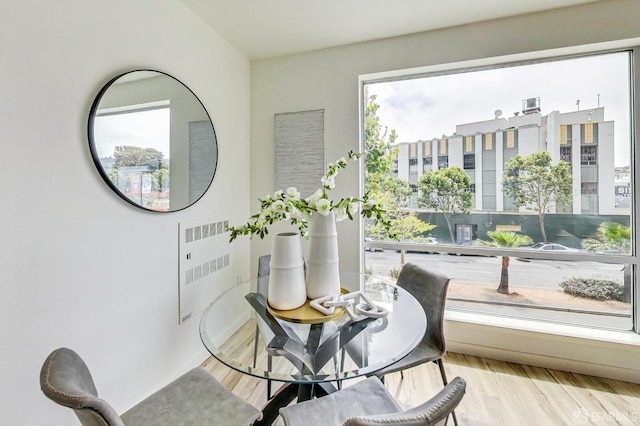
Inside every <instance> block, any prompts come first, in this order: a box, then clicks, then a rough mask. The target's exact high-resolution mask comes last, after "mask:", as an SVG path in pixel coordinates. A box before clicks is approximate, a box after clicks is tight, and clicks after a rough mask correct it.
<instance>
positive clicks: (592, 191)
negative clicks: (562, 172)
mask: <svg viewBox="0 0 640 426" xmlns="http://www.w3.org/2000/svg"><path fill="white" fill-rule="evenodd" d="M580 193H581V194H582V195H598V183H597V182H582V183H581V184H580Z"/></svg>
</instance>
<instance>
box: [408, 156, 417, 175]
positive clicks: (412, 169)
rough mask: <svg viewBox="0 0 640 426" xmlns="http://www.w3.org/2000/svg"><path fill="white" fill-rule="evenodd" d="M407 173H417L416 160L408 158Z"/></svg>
mask: <svg viewBox="0 0 640 426" xmlns="http://www.w3.org/2000/svg"><path fill="white" fill-rule="evenodd" d="M409 173H418V159H417V158H409Z"/></svg>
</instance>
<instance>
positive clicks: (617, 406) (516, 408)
mask: <svg viewBox="0 0 640 426" xmlns="http://www.w3.org/2000/svg"><path fill="white" fill-rule="evenodd" d="M444 362H445V368H446V372H447V377H448V378H449V379H452V378H454V377H455V376H461V377H463V378H464V379H465V380H466V382H467V392H466V394H465V397H464V399H463V400H462V402H461V403H460V405H459V407H458V408H457V409H456V415H457V417H458V422H459V424H460V425H461V426H462V425H468V426H493V425H505V426H519V425H534V426H538V425H539V426H548V425H640V384H633V383H627V382H620V381H616V380H610V379H601V378H596V377H591V376H584V375H579V374H573V373H566V372H562V371H556V370H549V369H544V368H537V367H529V366H525V365H519V364H512V363H507V362H502V361H495V360H490V359H484V358H478V357H473V356H467V355H460V354H455V353H448V354H447V355H446V356H445V358H444ZM203 366H204V367H205V368H207V369H208V370H209V371H210V372H211V374H212V375H213V376H214V377H216V378H217V379H218V380H220V381H221V382H222V383H223V384H224V385H225V386H227V387H228V388H229V389H231V390H232V391H233V392H234V393H235V394H237V395H239V396H240V397H241V398H243V399H245V400H246V401H248V402H250V403H251V404H253V405H255V406H256V407H258V408H261V407H262V406H263V405H264V404H265V403H266V381H264V380H261V379H257V378H253V377H249V376H246V375H242V374H240V373H237V372H235V371H233V370H231V369H230V368H228V367H226V366H225V365H223V364H221V363H219V362H217V361H216V360H215V359H213V358H210V359H208V360H207V361H205V362H204V363H203ZM354 380H356V379H354ZM385 384H386V386H387V389H389V391H390V392H391V394H392V395H394V397H395V398H396V399H397V400H398V402H399V403H400V405H401V406H403V407H404V408H409V407H412V406H414V405H417V404H419V403H421V402H423V401H425V400H427V399H428V398H430V397H431V396H432V395H434V394H435V393H436V392H437V391H438V390H439V389H441V388H442V381H441V379H440V374H439V372H438V368H437V366H436V365H435V364H433V363H429V364H426V365H422V366H419V367H415V368H413V369H410V370H407V371H406V372H405V374H404V379H403V380H401V379H400V374H397V373H396V374H391V375H388V376H387V377H386V379H385ZM348 385H349V381H347V382H345V386H348ZM277 387H278V382H274V389H276V388H277ZM279 424H281V422H280V423H279ZM452 424H453V422H452V421H449V425H452Z"/></svg>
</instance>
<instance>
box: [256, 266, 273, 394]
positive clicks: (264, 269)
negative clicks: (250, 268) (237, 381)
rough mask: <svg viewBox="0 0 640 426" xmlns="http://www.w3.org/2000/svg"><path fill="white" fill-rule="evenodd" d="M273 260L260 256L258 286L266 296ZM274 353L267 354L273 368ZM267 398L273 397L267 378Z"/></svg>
mask: <svg viewBox="0 0 640 426" xmlns="http://www.w3.org/2000/svg"><path fill="white" fill-rule="evenodd" d="M270 261H271V255H270V254H265V255H263V256H260V257H259V258H258V288H257V292H258V293H260V294H262V295H263V296H264V297H265V298H266V297H267V291H268V289H269V273H270V272H271V267H270V266H269V262H270ZM258 321H260V319H259V318H256V337H255V339H254V342H253V368H256V363H257V359H258V340H259V337H260V328H259V327H258ZM271 357H272V354H267V363H268V367H267V368H269V369H270V368H271V362H272V361H271V359H272V358H271ZM267 399H271V380H269V379H267Z"/></svg>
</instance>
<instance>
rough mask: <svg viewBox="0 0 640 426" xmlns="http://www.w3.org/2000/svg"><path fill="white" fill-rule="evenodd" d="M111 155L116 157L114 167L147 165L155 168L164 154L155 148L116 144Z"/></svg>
mask: <svg viewBox="0 0 640 426" xmlns="http://www.w3.org/2000/svg"><path fill="white" fill-rule="evenodd" d="M113 156H114V158H115V159H116V161H115V167H128V166H141V165H149V168H151V169H156V168H158V167H159V165H160V162H161V161H162V158H163V157H164V154H163V153H162V152H160V151H158V150H157V149H155V148H141V147H139V146H128V145H124V146H116V147H115V149H114V152H113Z"/></svg>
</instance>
